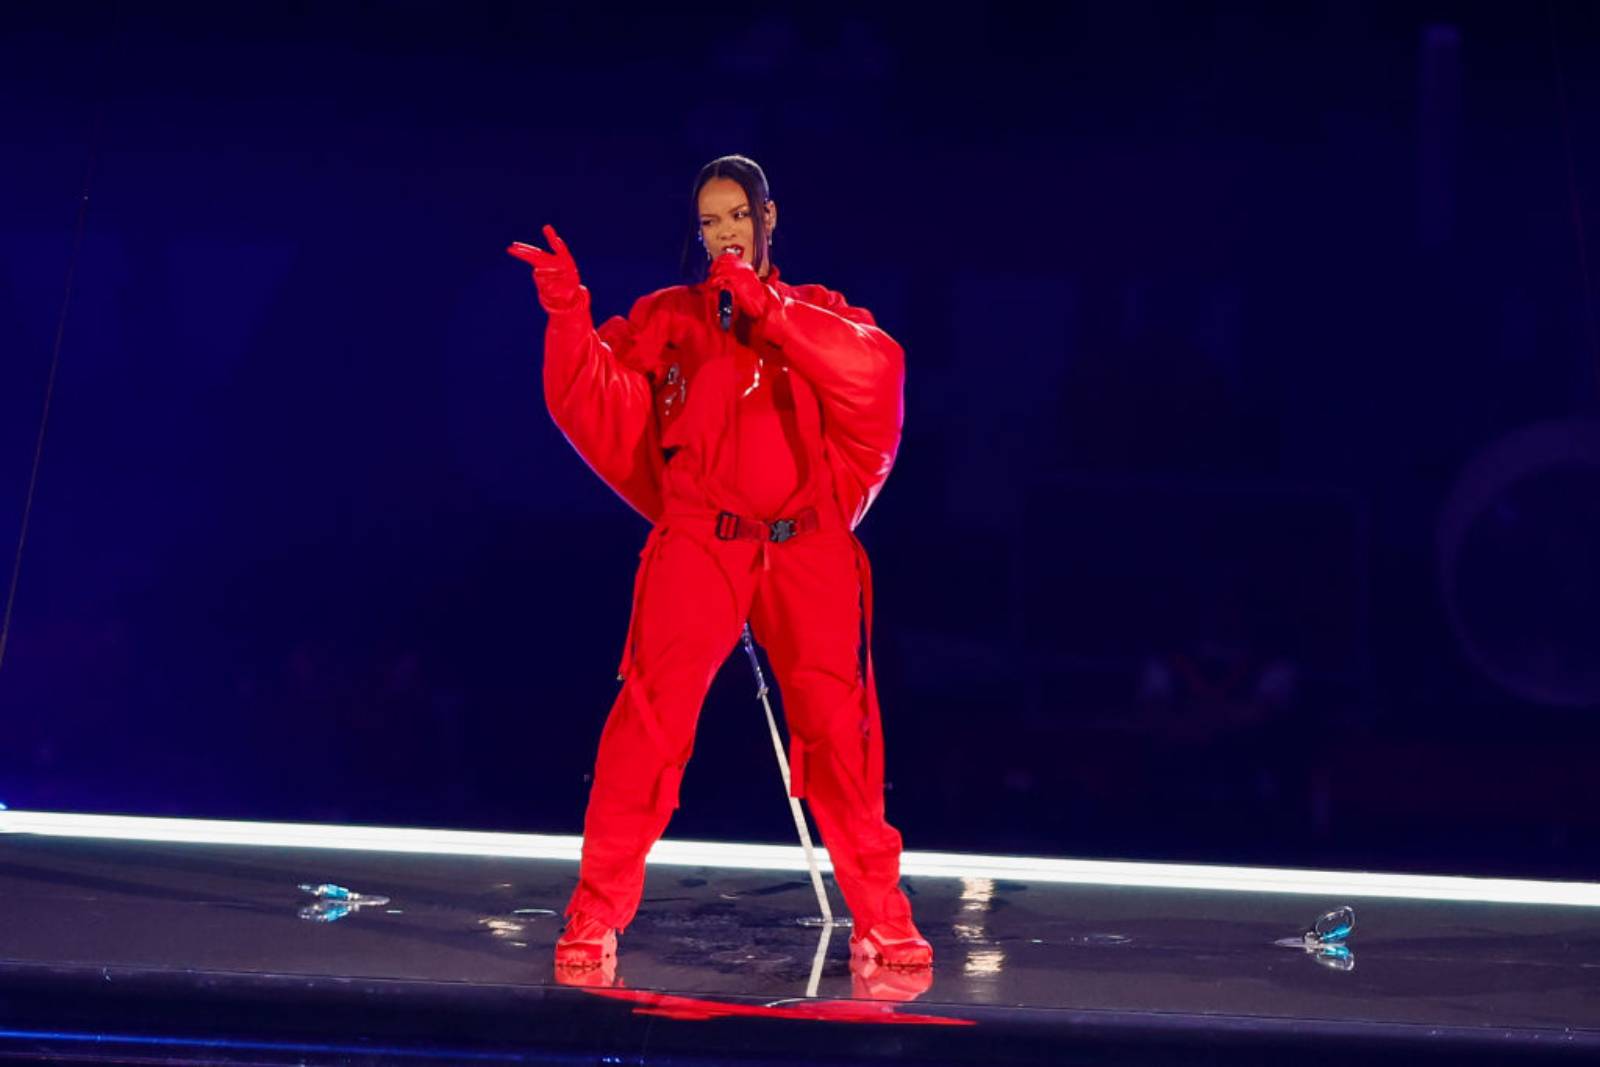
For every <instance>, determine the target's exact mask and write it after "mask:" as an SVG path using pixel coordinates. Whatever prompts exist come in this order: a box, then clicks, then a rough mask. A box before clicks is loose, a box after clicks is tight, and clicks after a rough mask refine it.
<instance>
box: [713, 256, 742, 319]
mask: <svg viewBox="0 0 1600 1067" xmlns="http://www.w3.org/2000/svg"><path fill="white" fill-rule="evenodd" d="M722 254H723V255H725V256H728V255H738V253H737V252H735V251H734V250H733V249H731V248H724V249H723V250H722ZM717 322H718V323H720V324H721V326H722V329H723V331H724V332H726V331H728V330H731V329H733V290H732V289H724V290H722V291H721V292H719V293H718V294H717Z"/></svg>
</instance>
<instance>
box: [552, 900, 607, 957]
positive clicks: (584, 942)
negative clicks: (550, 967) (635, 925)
mask: <svg viewBox="0 0 1600 1067" xmlns="http://www.w3.org/2000/svg"><path fill="white" fill-rule="evenodd" d="M616 958H617V932H616V931H615V930H614V929H612V928H611V927H609V926H607V925H605V924H604V923H602V922H601V921H600V920H598V919H591V918H590V917H589V916H587V915H585V914H583V913H582V912H574V913H573V914H572V916H571V917H570V918H569V919H568V920H567V928H566V929H565V930H563V931H562V932H561V937H560V938H559V939H558V940H557V941H556V967H558V968H563V967H565V968H574V969H578V970H588V969H590V968H593V967H600V966H603V965H604V964H605V963H606V962H607V961H608V960H609V961H613V966H615V962H614V961H615V960H616Z"/></svg>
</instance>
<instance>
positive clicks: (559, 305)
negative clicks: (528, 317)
mask: <svg viewBox="0 0 1600 1067" xmlns="http://www.w3.org/2000/svg"><path fill="white" fill-rule="evenodd" d="M544 239H545V240H546V241H548V242H550V251H548V252H546V251H545V250H544V249H542V248H540V247H538V246H537V245H529V244H523V243H522V242H521V241H513V242H511V247H509V248H507V249H506V252H507V253H509V254H510V255H513V256H515V257H516V258H518V259H520V260H522V261H523V262H524V263H526V264H528V265H529V266H531V267H532V268H533V281H534V284H535V285H537V286H538V287H539V304H540V305H541V306H542V307H543V308H544V309H545V310H546V311H570V310H571V309H572V308H573V307H574V306H576V305H577V303H578V300H579V292H578V290H579V285H580V283H579V281H578V264H577V263H576V262H574V261H573V258H572V253H571V252H569V251H567V244H566V242H565V241H563V240H562V239H561V237H560V236H559V235H558V234H557V233H556V230H555V227H554V226H546V227H545V228H544Z"/></svg>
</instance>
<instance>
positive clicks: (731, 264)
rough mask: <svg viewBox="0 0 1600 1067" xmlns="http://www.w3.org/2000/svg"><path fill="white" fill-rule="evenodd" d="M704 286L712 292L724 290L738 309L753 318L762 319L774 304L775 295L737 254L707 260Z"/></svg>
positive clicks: (776, 295)
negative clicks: (707, 267) (731, 294)
mask: <svg viewBox="0 0 1600 1067" xmlns="http://www.w3.org/2000/svg"><path fill="white" fill-rule="evenodd" d="M706 287H707V288H708V289H710V290H711V291H712V292H718V291H720V290H723V289H727V290H729V291H730V292H732V293H733V301H734V303H735V304H737V305H738V307H739V310H740V311H743V312H744V313H745V314H746V315H749V316H750V317H751V318H755V319H764V318H766V317H767V313H768V312H770V311H771V310H772V309H773V308H774V307H775V306H776V305H777V303H778V294H777V293H775V292H774V291H773V289H772V287H771V286H770V285H768V284H767V283H766V282H764V281H762V280H761V275H759V274H757V273H756V269H755V268H754V267H752V266H751V265H750V264H748V263H746V262H745V261H744V259H743V258H742V257H740V256H737V255H728V254H724V255H720V256H718V257H717V258H716V259H713V260H712V261H711V270H710V272H709V273H708V274H707V275H706Z"/></svg>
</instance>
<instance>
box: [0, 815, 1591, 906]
mask: <svg viewBox="0 0 1600 1067" xmlns="http://www.w3.org/2000/svg"><path fill="white" fill-rule="evenodd" d="M0 834H37V835H41V836H46V837H83V838H101V839H112V840H120V841H150V842H177V843H184V844H197V845H248V846H254V847H269V848H326V849H342V850H346V851H352V852H403V853H417V854H426V855H434V856H495V857H503V858H507V859H543V860H565V861H568V862H576V861H577V859H578V847H579V844H580V842H581V839H580V838H577V837H570V836H560V835H554V834H505V833H487V832H481V831H474V830H409V829H402V828H398V827H385V826H329V825H317V824H310V823H259V822H226V821H221V820H215V819H157V818H146V817H142V816H132V815H77V814H66V813H57V812H38V811H0ZM817 856H818V859H819V860H820V861H821V862H822V866H823V869H824V870H828V869H831V865H830V863H829V861H828V854H827V851H826V850H825V849H819V850H818V852H817ZM650 862H651V863H655V864H661V865H666V866H678V867H683V866H688V867H728V868H738V869H742V870H759V871H803V870H805V869H806V862H805V856H804V854H803V853H802V852H801V851H800V848H799V847H798V846H796V845H747V844H729V843H723V842H715V841H661V842H659V843H657V845H656V847H655V848H654V849H652V850H651V852H650ZM900 869H901V872H902V873H903V874H906V875H911V876H915V877H922V878H992V879H1010V880H1013V881H1027V882H1030V883H1051V884H1057V885H1085V886H1127V887H1142V888H1149V889H1185V890H1210V891H1216V892H1239V893H1298V894H1306V895H1312V896H1321V897H1335V896H1336V897H1339V898H1341V899H1343V898H1350V897H1387V898H1399V899H1408V900H1453V901H1481V902H1486V903H1495V904H1548V905H1562V906H1567V907H1583V908H1600V885H1597V884H1594V883H1589V882H1538V881H1531V880H1527V879H1515V878H1466V877H1447V876H1439V875H1420V874H1374V873H1367V872H1355V871H1300V870H1290V869H1286V868H1277V867H1222V866H1209V865H1205V864H1186V863H1130V862H1119V861H1114V860H1070V859H1044V858H1037V857H1029V856H980V855H969V854H964V853H954V852H907V853H905V855H904V856H903V857H902V858H901V862H900Z"/></svg>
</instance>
